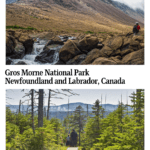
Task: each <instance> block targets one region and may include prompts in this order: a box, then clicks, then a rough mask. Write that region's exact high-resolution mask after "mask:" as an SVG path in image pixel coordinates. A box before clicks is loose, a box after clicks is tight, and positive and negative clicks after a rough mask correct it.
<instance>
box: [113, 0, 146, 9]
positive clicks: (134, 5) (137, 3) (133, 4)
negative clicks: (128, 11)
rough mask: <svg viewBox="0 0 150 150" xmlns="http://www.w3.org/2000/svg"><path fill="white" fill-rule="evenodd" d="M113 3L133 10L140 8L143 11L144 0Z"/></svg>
mask: <svg viewBox="0 0 150 150" xmlns="http://www.w3.org/2000/svg"><path fill="white" fill-rule="evenodd" d="M114 1H118V2H121V3H124V4H126V5H128V6H130V7H131V8H133V9H136V8H140V9H142V10H144V0H114Z"/></svg>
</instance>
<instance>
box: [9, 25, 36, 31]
mask: <svg viewBox="0 0 150 150" xmlns="http://www.w3.org/2000/svg"><path fill="white" fill-rule="evenodd" d="M6 29H23V30H37V29H36V28H33V27H30V26H28V27H27V28H24V27H20V26H18V25H14V26H6Z"/></svg>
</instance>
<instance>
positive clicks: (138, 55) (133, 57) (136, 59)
mask: <svg viewBox="0 0 150 150" xmlns="http://www.w3.org/2000/svg"><path fill="white" fill-rule="evenodd" d="M122 63H123V64H131V65H143V64H144V49H140V50H138V51H135V52H132V53H129V54H128V55H126V56H124V57H123V59H122Z"/></svg>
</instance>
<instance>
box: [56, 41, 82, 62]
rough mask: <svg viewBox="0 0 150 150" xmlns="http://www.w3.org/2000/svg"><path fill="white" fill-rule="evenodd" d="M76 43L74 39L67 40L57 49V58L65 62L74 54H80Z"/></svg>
mask: <svg viewBox="0 0 150 150" xmlns="http://www.w3.org/2000/svg"><path fill="white" fill-rule="evenodd" d="M77 44H78V43H77V42H76V41H73V40H68V41H67V42H66V43H65V44H64V46H63V47H62V48H61V49H60V51H59V59H60V60H61V61H63V62H65V63H66V62H67V61H69V60H70V59H72V58H74V57H75V56H77V55H79V54H82V53H83V52H81V51H80V50H79V48H78V47H77Z"/></svg>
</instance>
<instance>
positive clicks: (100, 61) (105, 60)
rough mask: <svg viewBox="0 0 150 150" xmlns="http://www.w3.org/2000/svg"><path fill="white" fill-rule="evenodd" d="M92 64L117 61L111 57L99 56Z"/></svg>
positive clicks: (110, 63) (111, 63)
mask: <svg viewBox="0 0 150 150" xmlns="http://www.w3.org/2000/svg"><path fill="white" fill-rule="evenodd" d="M92 65H117V63H116V61H114V60H113V59H111V58H105V57H99V58H97V59H95V60H94V62H93V63H92Z"/></svg>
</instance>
